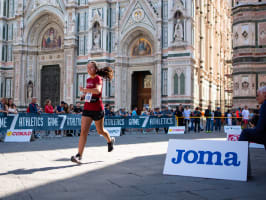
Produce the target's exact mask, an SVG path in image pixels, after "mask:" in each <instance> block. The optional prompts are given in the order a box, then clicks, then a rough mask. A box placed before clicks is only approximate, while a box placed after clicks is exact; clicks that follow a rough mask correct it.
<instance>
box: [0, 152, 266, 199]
mask: <svg viewBox="0 0 266 200" xmlns="http://www.w3.org/2000/svg"><path fill="white" fill-rule="evenodd" d="M254 152H256V155H259V157H261V156H262V155H264V154H262V151H257V150H256V151H254ZM252 156H253V157H252V163H253V172H254V177H255V178H254V180H253V181H251V182H238V181H225V180H214V179H203V178H193V177H183V176H163V175H162V171H163V163H164V160H165V155H153V156H144V157H136V158H133V159H130V160H127V161H124V162H120V163H116V164H114V165H110V166H107V167H104V168H100V169H97V170H93V171H88V172H86V173H83V174H80V175H78V176H73V177H71V178H67V179H64V180H58V181H54V182H50V183H48V184H44V185H41V186H37V187H34V188H31V189H26V190H24V191H21V192H18V193H15V194H11V195H9V196H7V197H5V198H3V199H4V200H13V199H15V200H20V199H23V200H27V199H31V200H32V199H38V200H42V199H57V200H60V199H64V200H66V199H84V200H85V199H88V200H90V199H92V200H104V199H108V200H112V199H115V200H120V199H121V200H129V199H134V200H135V199H137V200H149V199H152V200H168V199H173V200H176V199H197V200H198V199H263V198H264V197H265V188H266V179H265V176H266V169H265V168H264V167H263V166H265V165H266V159H265V158H264V159H260V160H259V161H258V162H256V159H258V158H256V157H255V154H254V153H252ZM264 156H265V155H264ZM261 158H262V157H261ZM90 164H93V163H90ZM73 166H75V165H69V166H65V167H61V168H62V169H64V168H67V167H73ZM261 166H262V167H261ZM59 168H60V167H59ZM51 169H53V168H44V169H33V170H29V171H26V172H25V171H23V170H22V171H21V170H18V171H14V172H13V173H15V174H21V173H22V174H25V173H33V172H35V171H38V170H51ZM76 169H77V170H78V168H76ZM32 181H33V180H32Z"/></svg>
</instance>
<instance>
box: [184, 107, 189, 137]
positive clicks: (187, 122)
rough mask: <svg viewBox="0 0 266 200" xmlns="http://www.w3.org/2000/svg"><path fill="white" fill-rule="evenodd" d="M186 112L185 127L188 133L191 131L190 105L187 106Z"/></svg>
mask: <svg viewBox="0 0 266 200" xmlns="http://www.w3.org/2000/svg"><path fill="white" fill-rule="evenodd" d="M183 114H184V121H185V127H186V131H185V132H186V133H187V132H189V122H190V115H191V111H190V109H189V108H188V106H185V110H184V112H183Z"/></svg>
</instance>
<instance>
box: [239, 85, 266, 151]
mask: <svg viewBox="0 0 266 200" xmlns="http://www.w3.org/2000/svg"><path fill="white" fill-rule="evenodd" d="M256 99H257V101H258V103H259V104H262V105H261V107H260V111H259V120H258V123H257V126H256V127H255V128H247V129H244V130H243V131H242V133H241V135H240V137H239V141H249V142H255V143H258V144H263V145H264V147H265V149H266V86H264V87H261V88H260V89H259V90H258V92H257V98H256Z"/></svg>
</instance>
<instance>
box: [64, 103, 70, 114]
mask: <svg viewBox="0 0 266 200" xmlns="http://www.w3.org/2000/svg"><path fill="white" fill-rule="evenodd" d="M64 112H65V113H66V114H69V113H70V108H69V106H68V104H67V103H65V104H64Z"/></svg>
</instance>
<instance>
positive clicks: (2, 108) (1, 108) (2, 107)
mask: <svg viewBox="0 0 266 200" xmlns="http://www.w3.org/2000/svg"><path fill="white" fill-rule="evenodd" d="M0 112H1V113H8V107H7V102H6V98H2V99H1V102H0Z"/></svg>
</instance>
